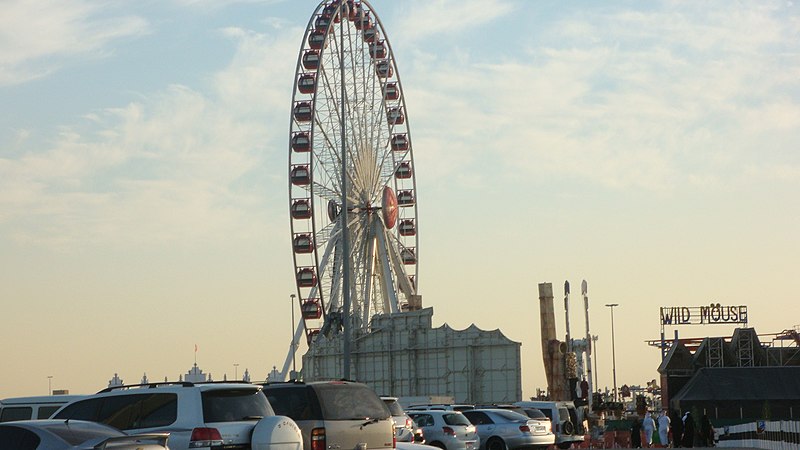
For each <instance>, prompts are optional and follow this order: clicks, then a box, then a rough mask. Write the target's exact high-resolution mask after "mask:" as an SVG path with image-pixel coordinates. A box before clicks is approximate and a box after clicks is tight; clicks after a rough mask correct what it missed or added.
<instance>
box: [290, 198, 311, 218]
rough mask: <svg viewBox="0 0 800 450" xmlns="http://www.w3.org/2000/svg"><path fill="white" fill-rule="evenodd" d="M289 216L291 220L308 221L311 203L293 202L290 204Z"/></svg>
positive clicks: (302, 200) (303, 201)
mask: <svg viewBox="0 0 800 450" xmlns="http://www.w3.org/2000/svg"><path fill="white" fill-rule="evenodd" d="M291 214H292V218H293V219H310V218H311V203H309V202H308V199H301V200H295V201H294V203H292V207H291Z"/></svg>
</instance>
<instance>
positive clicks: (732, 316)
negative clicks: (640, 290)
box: [661, 303, 747, 326]
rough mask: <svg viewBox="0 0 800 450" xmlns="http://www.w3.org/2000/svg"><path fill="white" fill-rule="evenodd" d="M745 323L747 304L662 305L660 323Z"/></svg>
mask: <svg viewBox="0 0 800 450" xmlns="http://www.w3.org/2000/svg"><path fill="white" fill-rule="evenodd" d="M731 323H741V324H745V325H747V306H744V305H737V306H729V305H721V304H719V303H712V304H710V305H708V306H662V307H661V325H662V326H664V325H705V324H731Z"/></svg>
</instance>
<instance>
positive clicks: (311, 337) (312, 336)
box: [306, 329, 319, 345]
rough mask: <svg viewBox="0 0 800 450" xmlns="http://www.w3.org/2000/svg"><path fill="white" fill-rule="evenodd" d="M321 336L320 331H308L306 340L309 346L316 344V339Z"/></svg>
mask: <svg viewBox="0 0 800 450" xmlns="http://www.w3.org/2000/svg"><path fill="white" fill-rule="evenodd" d="M317 336H319V329H316V330H308V334H307V335H306V339H307V340H308V345H311V343H312V342H314V339H316V338H317Z"/></svg>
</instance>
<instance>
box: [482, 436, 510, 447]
mask: <svg viewBox="0 0 800 450" xmlns="http://www.w3.org/2000/svg"><path fill="white" fill-rule="evenodd" d="M486 450H506V443H505V442H503V440H502V439H500V438H496V437H493V438H489V440H488V441H486Z"/></svg>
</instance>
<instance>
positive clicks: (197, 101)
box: [0, 31, 296, 246]
mask: <svg viewBox="0 0 800 450" xmlns="http://www.w3.org/2000/svg"><path fill="white" fill-rule="evenodd" d="M228 35H229V36H231V37H232V38H233V39H234V40H235V41H236V44H237V52H236V54H235V55H234V57H233V61H232V63H231V64H230V65H229V66H228V67H227V68H226V69H225V70H223V71H222V72H219V73H217V74H216V78H214V83H213V84H212V86H211V89H210V90H209V92H204V91H200V90H197V89H191V88H189V87H187V86H182V85H172V86H169V87H168V88H166V89H165V90H164V91H162V92H158V93H155V94H150V95H144V96H143V97H142V100H141V101H139V102H135V103H130V104H127V105H124V106H122V107H118V108H108V109H106V110H104V111H95V112H92V113H89V114H86V115H85V119H86V121H85V122H84V123H82V124H79V125H74V126H70V127H63V128H62V131H61V133H60V134H59V136H57V138H55V139H54V142H53V143H52V145H51V146H50V147H49V148H46V149H44V150H41V151H37V150H28V151H27V152H26V153H24V154H23V155H22V156H20V157H17V158H13V159H12V158H8V159H3V158H0V227H2V228H4V229H5V230H6V231H7V234H8V235H9V236H13V237H14V239H16V240H17V241H22V242H26V243H36V244H41V245H53V246H75V245H78V244H79V243H80V244H81V245H85V244H97V245H99V244H103V245H106V244H110V243H114V242H115V241H119V237H120V236H128V237H129V239H128V240H127V242H125V243H124V245H129V244H131V243H135V242H161V241H175V242H182V241H183V242H196V241H197V240H205V239H210V238H213V237H215V236H225V238H226V239H248V238H253V237H254V236H257V235H262V234H263V233H264V232H265V226H268V225H265V223H271V222H273V221H275V220H277V219H278V217H274V214H272V215H270V214H267V213H266V211H269V210H272V211H275V210H279V211H280V210H285V208H284V206H285V203H284V200H285V195H282V194H283V191H284V189H285V174H286V170H287V168H286V158H285V156H284V155H285V152H286V151H288V144H286V142H287V139H288V138H287V136H286V134H287V131H286V124H287V123H288V111H289V110H290V100H291V99H290V93H291V90H290V89H288V90H287V86H289V87H290V86H291V82H292V79H291V77H287V76H285V74H286V73H291V71H292V69H293V66H292V63H291V62H289V61H290V60H291V61H293V60H294V59H295V58H296V55H295V56H294V57H292V58H284V57H282V56H286V55H288V54H291V53H292V52H296V50H291V49H292V48H293V47H295V45H296V43H295V42H293V41H292V42H289V41H290V37H293V35H291V36H288V37H283V36H281V37H278V38H268V37H266V36H264V35H258V34H255V33H251V32H245V31H241V32H237V33H229V34H228ZM269 55H273V56H275V55H282V56H281V57H280V58H279V59H276V60H273V59H272V58H270V57H268V56H269ZM278 73H280V74H281V75H283V76H282V77H280V78H281V79H285V80H286V81H285V86H281V85H280V84H279V83H275V81H274V80H275V79H277V78H278ZM265 193H266V194H265ZM265 203H267V204H269V203H274V204H272V205H270V206H268V205H266V204H265ZM261 211H263V212H261ZM254 217H257V218H260V219H261V220H262V221H253V218H254ZM287 220H288V219H287ZM280 225H281V226H283V225H284V223H280Z"/></svg>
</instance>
